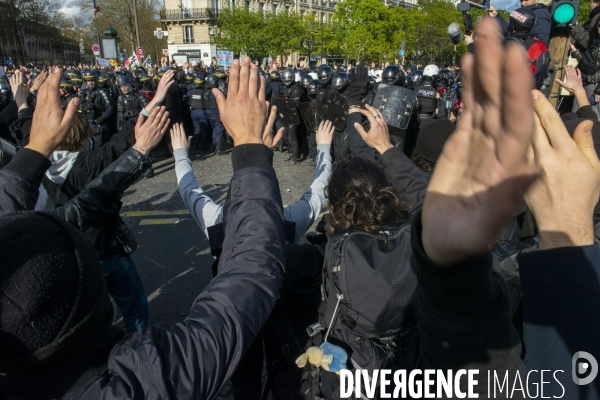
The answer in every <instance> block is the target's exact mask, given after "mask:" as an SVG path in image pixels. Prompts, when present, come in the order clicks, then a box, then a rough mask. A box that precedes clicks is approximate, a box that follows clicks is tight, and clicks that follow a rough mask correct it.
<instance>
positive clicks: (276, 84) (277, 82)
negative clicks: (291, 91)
mask: <svg viewBox="0 0 600 400" xmlns="http://www.w3.org/2000/svg"><path fill="white" fill-rule="evenodd" d="M269 76H270V77H271V98H273V99H279V98H281V93H280V86H281V74H280V73H279V71H273V72H271V73H270V74H269Z"/></svg>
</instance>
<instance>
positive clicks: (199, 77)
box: [194, 74, 204, 88]
mask: <svg viewBox="0 0 600 400" xmlns="http://www.w3.org/2000/svg"><path fill="white" fill-rule="evenodd" d="M194 85H195V87H196V88H199V87H201V86H204V76H202V75H200V74H197V75H196V76H194Z"/></svg>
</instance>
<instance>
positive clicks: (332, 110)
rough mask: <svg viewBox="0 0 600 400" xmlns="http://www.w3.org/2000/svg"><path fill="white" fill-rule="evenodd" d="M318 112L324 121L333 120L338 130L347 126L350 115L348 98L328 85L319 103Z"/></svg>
mask: <svg viewBox="0 0 600 400" xmlns="http://www.w3.org/2000/svg"><path fill="white" fill-rule="evenodd" d="M317 113H318V114H319V116H320V117H321V119H322V120H323V121H327V120H329V121H331V122H332V123H333V126H335V129H337V130H338V131H341V130H343V129H344V128H345V127H346V117H347V116H348V99H346V98H345V97H344V96H342V95H341V94H339V93H338V92H336V91H335V90H334V89H333V88H332V87H331V86H328V87H327V89H326V90H325V93H324V94H323V97H321V101H320V102H319V104H317Z"/></svg>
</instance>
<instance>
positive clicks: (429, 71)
mask: <svg viewBox="0 0 600 400" xmlns="http://www.w3.org/2000/svg"><path fill="white" fill-rule="evenodd" d="M439 73H440V69H439V68H438V66H437V65H435V64H429V65H427V66H426V67H425V68H424V69H423V79H425V78H430V79H431V80H433V78H434V77H435V76H438V75H439Z"/></svg>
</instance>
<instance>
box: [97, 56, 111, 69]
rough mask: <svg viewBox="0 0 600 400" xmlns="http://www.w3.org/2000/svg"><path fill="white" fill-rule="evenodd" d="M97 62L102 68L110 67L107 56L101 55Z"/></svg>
mask: <svg viewBox="0 0 600 400" xmlns="http://www.w3.org/2000/svg"><path fill="white" fill-rule="evenodd" d="M96 62H97V63H98V65H100V66H101V67H102V68H105V67H110V61H109V60H107V59H106V58H100V57H96Z"/></svg>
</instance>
